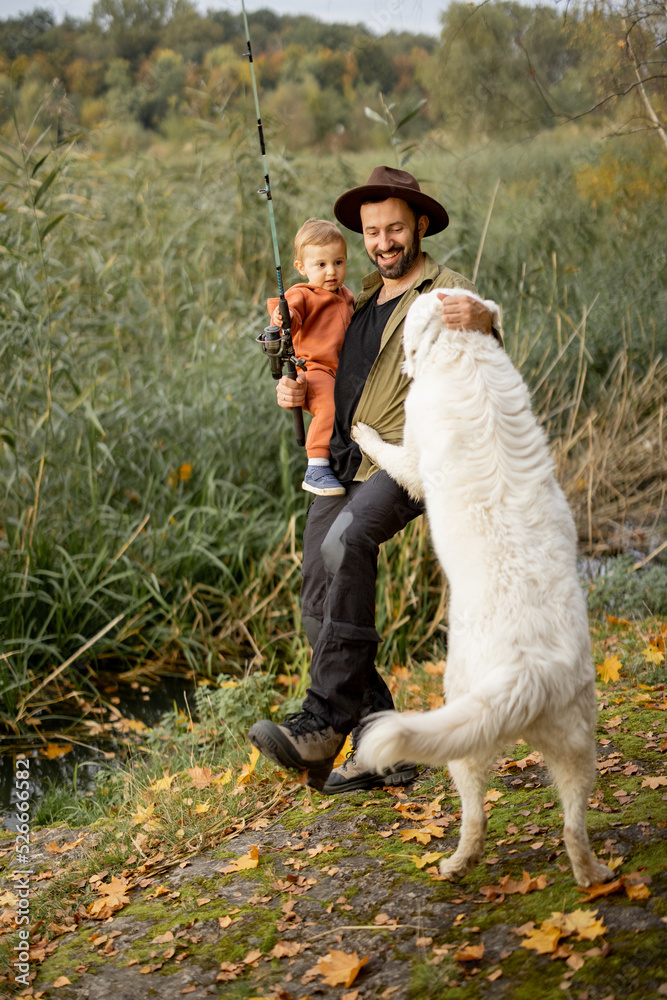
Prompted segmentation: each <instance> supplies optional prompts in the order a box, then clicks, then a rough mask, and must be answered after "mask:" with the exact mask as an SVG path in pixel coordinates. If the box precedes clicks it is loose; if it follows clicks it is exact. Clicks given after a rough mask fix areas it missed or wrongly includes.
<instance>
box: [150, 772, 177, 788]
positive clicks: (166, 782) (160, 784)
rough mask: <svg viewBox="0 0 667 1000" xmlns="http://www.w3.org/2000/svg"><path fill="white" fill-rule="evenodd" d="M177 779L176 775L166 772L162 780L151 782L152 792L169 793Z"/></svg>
mask: <svg viewBox="0 0 667 1000" xmlns="http://www.w3.org/2000/svg"><path fill="white" fill-rule="evenodd" d="M175 777H176V775H175V774H169V771H165V773H164V775H163V776H162V777H161V778H157V779H156V780H155V781H151V785H150V787H151V790H152V791H154V792H168V791H169V789H170V788H171V783H172V781H173V780H174V778H175Z"/></svg>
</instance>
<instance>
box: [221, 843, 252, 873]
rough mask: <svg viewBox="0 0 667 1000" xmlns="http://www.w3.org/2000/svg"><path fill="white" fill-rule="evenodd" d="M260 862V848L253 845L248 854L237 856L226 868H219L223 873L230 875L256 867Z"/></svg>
mask: <svg viewBox="0 0 667 1000" xmlns="http://www.w3.org/2000/svg"><path fill="white" fill-rule="evenodd" d="M258 864H259V848H257V847H254V846H253V847H251V848H250V850H249V851H248V853H247V854H243V855H242V856H241V857H240V858H235V860H234V861H231V862H230V863H229V864H228V865H225V867H224V868H219V869H218V871H221V872H222V874H223V875H229V874H231V873H233V872H242V871H245V870H246V869H248V868H256V867H257V865H258Z"/></svg>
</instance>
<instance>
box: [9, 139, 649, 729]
mask: <svg viewBox="0 0 667 1000" xmlns="http://www.w3.org/2000/svg"><path fill="white" fill-rule="evenodd" d="M572 141H573V140H572ZM545 142H546V140H545ZM586 142H587V143H588V145H587V147H586V148H587V149H588V148H589V146H590V141H589V140H588V139H587V140H586ZM255 144H256V136H254V135H253V134H251V133H249V132H248V131H247V130H246V129H244V128H243V127H242V126H241V125H240V124H239V123H238V122H236V123H235V122H228V123H225V124H224V125H221V126H220V128H217V129H214V128H208V130H207V132H206V133H202V134H201V135H200V136H199V137H198V138H197V140H196V142H195V143H194V144H192V145H191V146H189V147H186V148H183V149H179V150H176V149H173V148H170V147H168V146H167V145H166V144H165V145H163V146H160V147H157V148H155V149H153V150H152V151H150V152H149V153H147V154H142V155H141V156H136V157H134V158H133V157H125V158H124V159H118V160H111V159H105V158H104V157H103V156H101V155H100V154H98V153H96V152H95V151H94V149H91V148H88V149H85V148H81V147H80V146H71V147H67V148H55V149H50V148H48V147H47V146H46V145H45V138H44V137H40V136H39V135H37V134H36V133H35V132H34V131H31V132H29V133H27V134H20V135H19V134H18V129H16V128H15V133H14V134H12V135H7V136H5V137H3V138H2V139H0V153H2V158H1V160H2V165H1V167H0V170H1V171H2V174H3V181H4V184H5V194H4V203H3V205H2V227H3V228H2V235H1V239H0V270H1V273H2V282H1V283H0V470H1V474H2V480H1V482H2V505H1V515H0V568H1V570H2V571H1V572H0V690H1V691H2V707H1V709H0V725H2V726H4V727H5V728H7V729H11V730H13V731H15V732H18V731H26V730H29V729H31V728H32V727H42V728H46V727H48V726H49V725H58V724H61V723H63V722H64V721H66V720H67V719H70V718H72V716H73V715H75V714H76V713H77V712H80V711H81V704H82V703H83V701H85V700H86V699H89V698H90V697H92V696H93V695H94V694H95V692H96V690H97V688H98V685H99V679H100V677H101V676H102V675H103V674H104V673H105V672H109V671H112V672H114V674H115V675H116V676H118V675H120V676H121V677H122V678H124V679H136V678H137V677H139V676H141V675H152V676H156V675H159V674H160V673H164V672H172V671H176V670H179V671H187V672H189V673H190V674H191V675H193V676H194V675H197V676H198V677H200V678H201V677H204V678H209V679H212V678H215V677H217V676H218V675H219V674H220V673H228V674H234V675H241V674H243V673H246V672H248V671H249V670H253V669H256V668H261V669H262V670H268V669H272V670H277V669H280V670H282V669H283V667H284V666H285V667H287V668H288V669H287V672H288V673H296V674H298V675H299V676H300V677H301V678H304V677H305V675H306V671H307V664H308V650H307V648H306V645H305V639H304V637H303V635H302V632H301V629H300V625H299V606H298V582H299V572H300V538H301V532H302V529H303V523H304V518H305V513H306V509H307V497H306V496H305V494H303V493H302V492H301V490H300V489H299V482H300V478H301V474H302V470H303V461H304V458H303V454H300V453H299V450H298V449H297V448H296V446H295V445H294V443H293V441H292V433H291V422H290V421H289V420H288V419H287V418H286V417H285V415H284V414H282V413H278V412H277V410H276V407H275V402H274V393H273V384H272V381H271V379H270V377H269V373H268V367H267V365H266V362H265V359H264V358H263V357H262V356H261V353H260V352H259V350H258V349H257V347H256V345H255V344H254V337H255V336H256V335H257V333H258V332H259V331H260V330H261V328H262V327H263V326H264V325H265V315H266V313H265V308H264V299H265V297H266V296H267V295H268V294H271V293H272V292H273V290H274V289H273V280H274V278H273V268H272V256H271V252H270V246H269V241H268V234H267V220H266V208H265V204H264V203H263V201H262V200H261V199H258V198H257V197H256V196H255V195H254V188H255V186H259V183H260V182H261V177H257V184H256V183H255V178H256V175H258V173H259V170H258V164H257V163H256V155H255ZM570 154H571V150H570V152H569V153H568V156H570V159H569V160H568V163H569V164H570V168H571V169H570V175H571V176H570V179H571V181H572V185H574V179H573V178H574V177H575V173H576V170H578V169H579V167H578V166H577V164H579V163H580V161H579V160H577V161H573V160H572V156H571V155H570ZM556 155H557V149H556V145H555V144H554V143H553V142H552V143H551V145H548V143H547V144H546V145H545V146H544V149H543V151H542V156H543V159H544V160H545V161H546V160H547V159H548V160H549V162H551V159H552V158H554V157H556ZM587 157H588V158H587V159H586V161H585V165H586V166H587V167H588V166H590V164H591V163H593V162H595V161H594V158H593V154H592V153H590V152H589V153H587ZM379 158H380V157H378V156H376V157H375V162H377V160H378V159H379ZM367 160H368V157H366V158H364V157H360V158H359V160H358V162H357V161H354V162H351V161H348V160H346V161H345V162H343V161H339V160H336V159H335V158H325V159H320V160H317V159H316V158H311V159H310V160H308V159H303V160H302V161H301V162H299V163H298V164H297V163H295V162H294V161H292V160H290V159H289V158H283V157H280V156H274V158H273V162H272V186H273V187H274V190H275V192H276V193H277V194H276V210H277V214H278V220H277V221H278V228H279V235H280V238H281V244H282V247H283V248H284V250H283V254H284V258H285V260H284V269H285V270H286V271H287V272H289V269H288V267H286V266H285V265H286V263H287V261H288V256H289V251H288V248H289V244H290V238H291V235H292V230H293V228H294V222H295V220H298V219H301V218H302V217H307V216H308V215H325V216H328V215H330V200H331V199H329V198H327V197H326V196H325V195H326V192H327V191H333V192H335V191H337V190H341V189H343V188H344V187H346V186H349V185H350V184H351V183H354V182H356V181H357V180H358V179H363V177H365V176H366V161H367ZM439 162H440V160H439V159H438V157H437V156H436V157H435V159H433V160H428V158H426V159H424V160H423V161H422V162H421V163H419V164H418V168H416V169H417V172H418V173H420V175H423V176H431V175H432V171H433V169H434V166H433V165H434V163H439ZM476 162H477V161H476ZM573 162H574V166H572V163H573ZM528 166H529V167H530V169H533V167H534V163H532V161H531V164H529V165H528ZM496 167H497V158H496V161H495V162H494V158H493V155H492V153H490V154H489V155H488V157H487V159H486V160H485V167H484V169H485V170H486V173H485V174H480V175H479V177H478V178H477V180H478V181H479V189H480V190H481V191H482V192H485V191H487V190H488V189H489V187H490V179H491V178H492V177H493V172H494V169H495V168H496ZM476 169H478V170H479V169H481V168H480V167H479V166H478V167H476ZM506 169H509V167H507V168H506ZM522 169H528V167H525V166H524V168H522ZM573 171H574V173H573ZM469 173H470V170H469V167H468V165H467V164H466V162H465V161H464V160H462V161H461V164H460V166H459V168H458V174H456V173H455V172H454V171H452V173H451V176H450V177H449V179H448V182H447V183H448V188H449V195H448V198H447V202H448V204H452V205H453V209H452V217H453V218H457V219H458V220H459V221H458V223H457V224H456V225H453V226H452V233H451V234H450V243H449V246H448V248H445V247H441V246H440V245H439V244H438V245H434V247H433V251H432V252H433V253H434V256H437V257H439V258H440V259H443V260H444V259H446V258H448V257H449V261H448V262H449V263H450V265H451V266H454V267H456V268H457V269H459V270H462V271H467V273H472V270H473V266H477V265H478V266H479V274H478V278H477V280H478V283H479V285H480V287H481V288H483V289H484V290H485V294H490V295H495V296H496V297H498V298H502V300H503V301H504V303H505V316H506V332H507V347H508V350H509V351H510V353H511V354H512V356H513V357H514V358H515V360H516V362H517V363H518V364H519V366H520V367H521V369H522V371H523V372H524V374H525V375H526V378H527V379H528V381H529V383H530V385H531V387H532V389H533V393H534V400H535V406H536V409H537V411H538V413H539V414H540V417H541V419H542V420H543V422H544V425H545V426H546V428H547V430H548V432H549V435H550V437H551V440H552V442H553V447H554V454H555V457H556V461H557V466H558V472H559V476H560V479H561V481H562V482H563V484H564V486H565V489H566V492H567V494H568V497H569V498H570V500H571V502H572V503H573V506H574V509H575V514H576V517H577V522H578V525H579V530H580V535H581V538H582V543H583V545H584V546H585V548H587V549H588V550H589V551H591V552H608V551H612V550H614V547H615V546H616V547H621V541H620V540H622V536H623V533H624V532H626V533H627V531H628V530H630V529H629V528H628V525H631V526H632V530H633V531H636V532H642V531H643V532H644V533H645V534H646V538H647V540H648V541H650V540H651V539H653V538H654V536H655V537H658V536H659V534H660V530H661V525H663V524H664V500H665V497H664V483H665V449H664V440H663V427H662V422H663V413H664V401H665V381H666V380H665V360H664V356H663V352H664V343H663V342H662V341H661V340H660V336H658V335H657V334H656V329H658V328H657V327H656V322H655V316H656V314H657V312H659V310H660V309H661V308H662V305H661V303H663V302H664V287H657V286H656V281H658V277H656V276H650V280H651V281H652V282H653V285H652V286H651V287H652V288H653V289H654V292H655V294H654V293H653V292H651V294H647V295H646V296H645V297H644V301H642V302H641V303H639V302H637V301H636V297H635V301H633V302H631V301H630V300H629V299H627V297H626V299H627V300H624V302H623V303H622V304H621V305H622V308H621V311H620V313H619V315H621V316H622V323H621V325H620V329H618V330H614V331H611V332H609V334H608V336H607V338H606V340H604V339H603V338H602V334H601V331H600V323H602V324H603V325H604V323H606V322H607V321H608V317H609V309H608V307H607V305H605V308H604V309H602V308H600V307H599V305H595V308H593V307H592V305H591V303H593V304H594V302H595V294H594V293H593V290H592V287H591V286H593V285H595V284H596V283H597V285H598V286H599V287H598V289H597V294H598V296H599V298H600V301H601V302H602V300H604V299H605V292H606V289H605V285H604V282H603V272H602V271H601V270H600V268H601V266H602V265H601V261H603V254H602V253H601V250H600V247H599V245H598V244H599V242H600V240H602V239H605V240H607V242H608V244H609V245H611V243H612V242H613V239H614V238H615V236H614V233H613V232H612V233H609V232H607V230H605V229H604V228H601V229H600V230H599V233H598V238H597V242H596V241H595V240H593V242H590V241H591V240H592V236H591V231H590V228H589V227H588V222H587V221H586V219H587V213H590V212H591V211H593V209H591V207H590V204H589V202H588V201H586V199H585V198H584V197H583V196H581V195H578V194H577V190H576V185H574V186H573V187H572V192H571V193H572V197H573V198H574V197H575V196H576V197H577V198H578V199H579V200H578V201H577V205H578V218H579V220H580V223H581V225H580V226H579V228H578V230H577V232H578V238H579V249H578V250H576V248H575V249H574V250H573V248H572V247H571V246H570V247H569V249H568V257H567V258H565V261H563V257H562V253H563V248H562V247H561V246H560V245H555V244H554V241H553V240H549V241H546V243H548V244H549V245H544V246H542V245H541V243H540V239H539V238H538V236H539V234H537V235H536V234H535V233H533V235H532V236H531V235H530V234H528V235H525V234H524V236H523V245H522V246H520V247H519V249H518V250H517V249H516V248H515V249H514V251H513V253H515V254H519V256H515V257H514V258H512V260H510V259H509V256H508V254H507V253H501V252H499V250H498V245H499V240H500V239H501V234H502V233H503V232H506V231H507V228H508V225H509V222H510V221H511V219H512V213H513V212H516V211H517V209H516V205H515V202H514V201H513V199H514V198H515V197H516V198H518V197H519V195H518V194H516V195H513V194H512V192H511V190H510V189H511V185H510V184H509V183H507V182H504V184H503V186H502V187H501V188H500V191H501V194H500V195H499V197H498V201H497V203H496V208H495V209H494V212H496V211H497V213H498V216H497V226H496V216H495V215H491V219H490V225H489V228H488V236H487V237H486V245H483V243H482V242H481V239H480V237H481V234H482V232H483V230H484V221H485V218H486V217H487V216H488V208H489V205H488V199H487V197H486V195H484V196H482V195H473V193H472V192H471V190H470V188H469V181H468V180H466V178H467V176H468V174H469ZM487 182H489V183H487ZM249 192H250V193H249ZM561 195H562V190H561V191H560V192H559V198H558V199H557V200H556V202H555V203H554V204H551V206H550V203H549V202H548V199H547V198H546V195H545V194H544V192H543V191H540V192H539V193H538V194H537V195H536V196H535V197H536V199H537V202H536V204H537V208H535V212H537V210H538V209H539V212H540V213H542V214H543V215H545V216H546V215H547V214H548V212H549V209H550V207H551V210H552V215H553V218H554V220H555V222H557V220H558V217H559V213H560V214H561V215H562V213H563V208H562V197H561ZM647 197H648V196H647ZM443 200H444V196H443ZM648 201H649V202H650V198H649V199H648ZM595 212H598V213H599V209H598V208H596V209H595ZM609 212H610V213H611V214H609V216H608V219H607V221H609V220H610V219H611V221H612V222H613V210H611V209H609ZM652 213H653V214H652ZM656 214H657V213H655V209H654V208H653V209H652V208H651V204H650V203H648V204H643V203H642V204H639V203H638V204H637V206H636V212H635V216H636V218H635V223H634V224H633V225H634V229H632V227H630V228H631V229H632V232H631V234H630V235H631V237H632V238H633V239H635V236H636V241H638V242H636V243H634V244H633V247H634V249H635V251H636V252H638V251H637V246H638V245H639V244H641V246H645V245H646V243H647V242H648V241H650V239H651V233H650V232H647V231H646V228H647V226H649V225H650V224H651V223H652V225H653V230H652V231H653V239H654V242H655V240H656V238H657V237H656V233H657V228H656V227H657V221H656V219H655V218H654V217H655V215H656ZM582 220H583V222H582ZM652 220H653V221H652ZM584 223H585V224H584ZM622 224H623V226H624V227H625V231H626V233H627V232H628V226H629V223H628V220H627V219H624V220H622ZM494 227H495V228H494ZM635 231H636V232H635ZM569 238H572V231H571V230H569ZM517 240H518V237H517ZM587 241H588V242H587ZM434 242H435V241H434ZM429 249H431V248H429ZM519 251H522V253H519ZM573 253H574V254H578V255H579V257H578V259H579V258H580V259H581V262H582V268H581V274H580V275H579V274H576V273H573V272H572V269H571V267H570V265H569V263H568V262H569V260H570V259H571V258H572V254H573ZM587 253H588V254H589V256H590V257H591V259H594V263H595V267H593V271H592V272H591V271H589V270H586V268H585V267H584V264H585V262H586V259H587V258H586V254H587ZM520 257H522V258H523V259H522V260H521V259H520ZM454 258H456V259H454ZM652 266H653V267H654V271H655V273H656V275H658V276H659V273H660V266H659V261H654V264H653V265H652ZM595 268H597V271H596V270H595ZM366 270H367V261H365V257H364V254H363V250H362V248H361V246H360V244H359V243H358V242H355V241H352V242H351V244H350V247H349V267H348V284H349V285H350V286H351V287H352V288H356V287H358V285H359V279H360V276H361V275H362V274H363V273H364V272H365V271H366ZM651 274H652V275H653V272H651ZM656 289H657V291H656ZM596 310H597V312H596ZM598 317H600V319H598ZM612 341H613V343H612ZM612 346H613V351H612V350H611V348H612ZM378 608H379V612H378V617H379V627H380V630H381V632H382V634H383V635H384V637H385V638H384V643H383V646H382V649H381V660H382V662H383V663H384V664H385V665H387V666H391V665H392V664H394V663H404V662H408V661H409V658H410V657H424V658H426V657H429V656H433V655H438V651H441V650H442V643H443V630H444V626H443V614H444V608H445V591H444V587H443V581H442V578H441V574H440V571H439V569H438V567H437V564H436V563H435V561H434V559H433V557H432V555H431V553H430V547H429V541H428V530H427V527H426V525H425V523H423V520H420V521H418V522H416V523H414V524H412V525H410V526H409V527H408V528H407V529H406V531H405V532H403V533H402V535H401V536H400V537H399V538H397V539H394V540H392V541H391V542H390V543H388V544H387V545H386V546H385V547H384V549H383V552H382V555H381V559H380V570H379V580H378Z"/></svg>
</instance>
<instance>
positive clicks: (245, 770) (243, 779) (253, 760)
mask: <svg viewBox="0 0 667 1000" xmlns="http://www.w3.org/2000/svg"><path fill="white" fill-rule="evenodd" d="M258 760H259V750H258V749H257V747H253V748H252V750H251V751H250V753H249V754H248V763H247V764H244V765H243V767H242V768H241V773H240V774H239V776H238V779H237V781H236V787H237V788H238V787H239V786H240V785H246V784H247V783H248V782H249V781H251V780H252V778H253V777H254V774H255V767H256V766H257V761H258Z"/></svg>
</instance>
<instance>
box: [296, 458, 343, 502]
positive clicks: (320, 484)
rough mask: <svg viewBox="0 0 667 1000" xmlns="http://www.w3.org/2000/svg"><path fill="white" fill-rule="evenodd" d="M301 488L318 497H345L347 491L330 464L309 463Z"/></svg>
mask: <svg viewBox="0 0 667 1000" xmlns="http://www.w3.org/2000/svg"><path fill="white" fill-rule="evenodd" d="M301 489H302V490H307V491H308V492H309V493H315V494H316V495H317V496H318V497H343V496H345V493H346V490H345V487H344V486H341V484H340V483H339V482H338V480H337V479H336V477H335V476H334V474H333V472H332V471H331V469H330V468H329V466H328V465H309V466H308V468H307V469H306V474H305V476H304V477H303V482H302V483H301Z"/></svg>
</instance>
